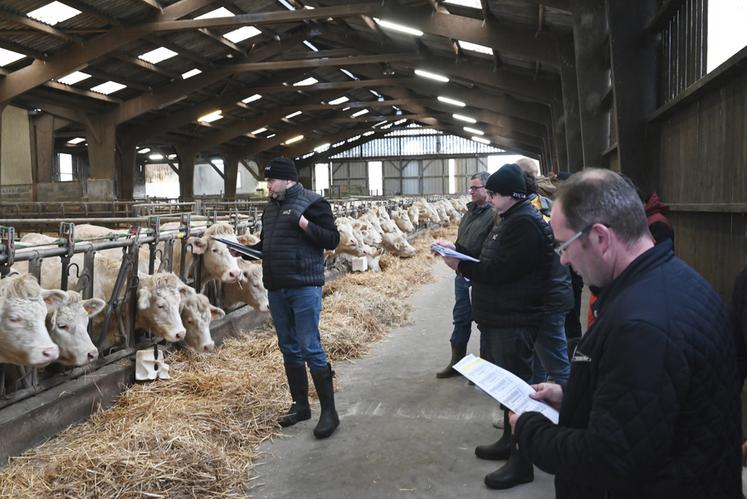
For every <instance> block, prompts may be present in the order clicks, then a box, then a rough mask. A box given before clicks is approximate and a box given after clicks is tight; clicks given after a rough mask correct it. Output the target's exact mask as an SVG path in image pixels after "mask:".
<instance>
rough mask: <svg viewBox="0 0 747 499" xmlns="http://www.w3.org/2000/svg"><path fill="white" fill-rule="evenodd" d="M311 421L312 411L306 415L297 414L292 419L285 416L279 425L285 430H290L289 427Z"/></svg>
mask: <svg viewBox="0 0 747 499" xmlns="http://www.w3.org/2000/svg"><path fill="white" fill-rule="evenodd" d="M309 419H311V410H309V412H306V413H298V412H297V413H296V414H295V415H294V417H291V416H290V415H286V416H283V417H281V418H280V419H279V420H278V424H279V425H280V426H281V427H283V428H288V427H289V426H293V425H295V424H296V423H300V422H301V421H308V420H309Z"/></svg>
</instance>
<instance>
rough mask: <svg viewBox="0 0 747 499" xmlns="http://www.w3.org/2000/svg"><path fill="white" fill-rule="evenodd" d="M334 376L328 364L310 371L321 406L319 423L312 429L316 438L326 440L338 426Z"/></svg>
mask: <svg viewBox="0 0 747 499" xmlns="http://www.w3.org/2000/svg"><path fill="white" fill-rule="evenodd" d="M334 375H335V372H334V371H333V370H332V366H331V365H329V364H327V367H325V368H323V369H312V370H311V379H313V380H314V387H315V388H316V393H317V395H319V404H321V406H322V413H321V414H320V415H319V422H318V423H317V424H316V428H314V436H315V437H316V438H327V437H329V436H330V435H332V433H334V432H335V430H336V429H337V427H338V426H340V418H339V417H338V416H337V411H336V410H335V389H334V386H332V378H333V377H334Z"/></svg>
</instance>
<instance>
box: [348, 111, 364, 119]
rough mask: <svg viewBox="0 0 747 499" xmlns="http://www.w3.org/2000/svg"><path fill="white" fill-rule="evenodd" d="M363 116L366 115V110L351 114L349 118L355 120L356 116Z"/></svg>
mask: <svg viewBox="0 0 747 499" xmlns="http://www.w3.org/2000/svg"><path fill="white" fill-rule="evenodd" d="M364 114H368V109H361V110H360V111H358V112H355V113H353V114H351V115H350V117H351V118H357V117H358V116H363V115H364Z"/></svg>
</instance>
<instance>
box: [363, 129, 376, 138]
mask: <svg viewBox="0 0 747 499" xmlns="http://www.w3.org/2000/svg"><path fill="white" fill-rule="evenodd" d="M373 134H374V131H373V130H369V131H367V132H363V136H364V137H368V136H369V135H373Z"/></svg>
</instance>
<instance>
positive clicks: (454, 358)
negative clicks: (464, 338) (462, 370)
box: [436, 345, 467, 378]
mask: <svg viewBox="0 0 747 499" xmlns="http://www.w3.org/2000/svg"><path fill="white" fill-rule="evenodd" d="M465 355H467V345H451V361H450V362H449V365H448V366H446V368H444V370H443V371H439V372H437V373H436V377H437V378H452V377H454V376H456V375H458V374H459V373H458V372H457V371H456V370H454V364H456V363H457V362H459V361H460V360H462V359H463V358H464V356H465Z"/></svg>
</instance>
